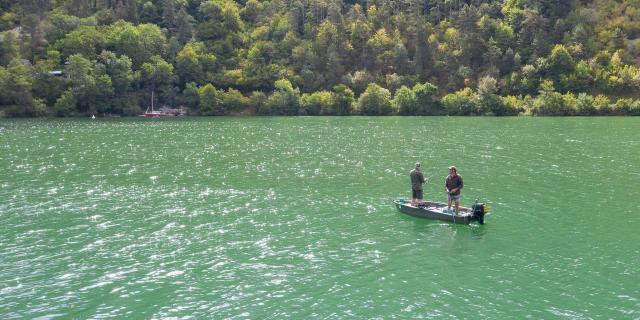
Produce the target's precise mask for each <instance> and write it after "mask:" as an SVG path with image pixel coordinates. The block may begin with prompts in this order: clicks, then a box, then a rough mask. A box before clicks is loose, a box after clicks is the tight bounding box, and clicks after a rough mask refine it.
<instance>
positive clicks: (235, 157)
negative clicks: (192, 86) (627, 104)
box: [0, 117, 640, 319]
mask: <svg viewBox="0 0 640 320" xmlns="http://www.w3.org/2000/svg"><path fill="white" fill-rule="evenodd" d="M639 133H640V118H617V117H607V118H450V117H445V118H439V117H428V118H420V117H406V118H404V117H381V118H367V117H344V118H338V117H337V118H333V117H329V118H326V117H313V118H304V117H298V118H184V119H178V118H175V119H162V120H150V119H96V120H93V121H91V120H77V119H76V120H0V200H1V201H0V318H1V319H25V318H27V319H30V318H40V319H57V318H60V319H68V318H130V319H142V318H153V319H162V318H179V319H187V318H196V319H200V318H215V319H220V318H234V319H244V318H247V319H265V318H269V319H286V318H293V319H302V318H319V319H353V318H381V319H382V318H384V319H389V318H414V319H421V318H446V319H451V318H460V319H467V318H493V319H499V318H515V319H523V318H534V319H540V318H544V319H549V318H563V319H591V318H595V319H603V318H612V319H638V318H640V271H639V270H640V268H638V266H639V265H640V232H639V230H640V210H639V209H640V200H639V194H640V135H639ZM416 161H421V162H422V163H423V164H424V166H425V170H424V172H425V175H426V176H429V177H431V179H430V182H429V183H428V184H427V185H426V189H425V194H426V198H427V199H433V200H438V201H444V200H445V199H446V198H445V195H444V193H443V190H442V189H443V187H442V184H443V178H444V176H445V175H446V173H447V170H446V167H447V166H448V165H451V164H455V165H456V166H457V167H458V169H459V172H460V174H461V175H462V176H463V177H464V180H465V188H464V189H463V199H462V202H463V205H469V204H471V203H472V202H473V200H474V199H475V198H476V197H478V198H480V199H481V200H484V201H487V202H488V203H489V205H490V207H491V211H492V212H493V215H492V216H491V217H489V218H488V219H487V224H486V225H485V226H478V225H475V224H473V225H470V226H457V225H452V224H449V223H442V222H437V221H429V220H422V219H418V218H413V217H408V216H405V215H403V214H400V213H398V212H397V211H396V209H395V208H394V206H393V204H392V202H391V201H392V200H393V199H394V198H397V197H409V196H410V192H409V191H410V190H409V181H408V172H409V170H410V169H411V168H412V166H413V164H414V163H415V162H416Z"/></svg>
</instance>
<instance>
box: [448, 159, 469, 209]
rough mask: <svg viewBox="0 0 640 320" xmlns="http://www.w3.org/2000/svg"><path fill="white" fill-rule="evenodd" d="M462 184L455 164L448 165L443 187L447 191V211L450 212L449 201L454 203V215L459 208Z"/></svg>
mask: <svg viewBox="0 0 640 320" xmlns="http://www.w3.org/2000/svg"><path fill="white" fill-rule="evenodd" d="M463 186H464V183H463V182H462V177H461V176H460V175H458V170H457V169H456V167H455V166H450V167H449V175H448V176H447V177H446V178H445V179H444V189H445V191H447V196H448V197H447V198H448V199H447V212H451V201H455V203H456V216H457V215H458V208H460V189H462V187H463Z"/></svg>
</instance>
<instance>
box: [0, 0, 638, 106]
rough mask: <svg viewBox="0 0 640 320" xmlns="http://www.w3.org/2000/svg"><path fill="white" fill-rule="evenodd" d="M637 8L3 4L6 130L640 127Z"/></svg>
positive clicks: (1, 86)
mask: <svg viewBox="0 0 640 320" xmlns="http://www.w3.org/2000/svg"><path fill="white" fill-rule="evenodd" d="M639 64H640V0H615V1H614V0H607V1H605V0H592V1H589V0H579V1H578V0H503V1H495V0H494V1H490V0H370V1H353V0H344V1H343V0H270V1H269V0H264V1H259V0H241V1H231V0H206V1H203V0H149V1H145V0H90V1H89V0H87V1H83V0H21V1H7V0H0V112H1V113H2V114H3V115H4V116H9V117H11V116H86V115H90V114H96V115H137V114H140V113H141V112H142V111H144V109H146V107H147V106H148V105H149V104H150V100H151V93H152V92H154V93H155V94H154V98H155V100H154V102H155V105H156V106H168V107H171V108H177V107H180V106H184V107H185V108H188V110H189V112H190V113H191V114H201V115H225V114H232V115H235V114H248V115H251V114H258V115H347V114H366V115H387V114H402V115H414V114H415V115H442V114H449V115H517V114H524V115H613V114H621V115H627V114H634V115H638V114H640V101H639V100H638V98H639V97H640V68H639V67H638V66H639Z"/></svg>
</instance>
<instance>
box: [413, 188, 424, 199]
mask: <svg viewBox="0 0 640 320" xmlns="http://www.w3.org/2000/svg"><path fill="white" fill-rule="evenodd" d="M412 191H413V196H412V198H414V199H422V190H416V189H412Z"/></svg>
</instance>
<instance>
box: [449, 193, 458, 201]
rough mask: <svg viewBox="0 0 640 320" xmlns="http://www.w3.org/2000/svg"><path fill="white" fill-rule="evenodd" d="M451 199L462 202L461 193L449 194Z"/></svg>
mask: <svg viewBox="0 0 640 320" xmlns="http://www.w3.org/2000/svg"><path fill="white" fill-rule="evenodd" d="M449 201H455V202H460V194H459V193H458V194H456V195H452V194H449Z"/></svg>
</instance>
